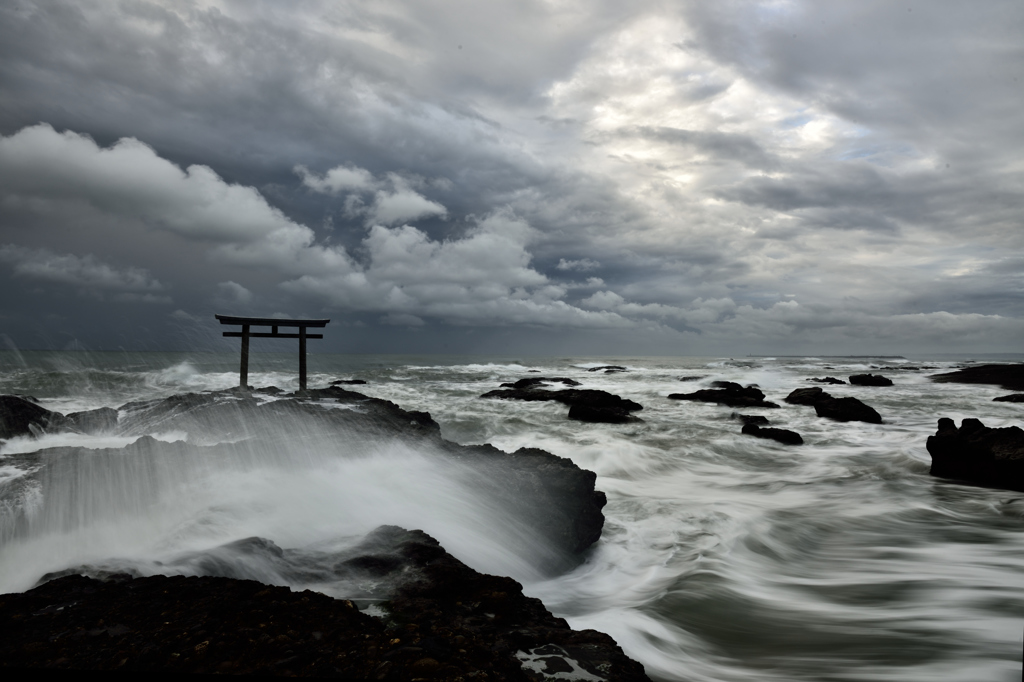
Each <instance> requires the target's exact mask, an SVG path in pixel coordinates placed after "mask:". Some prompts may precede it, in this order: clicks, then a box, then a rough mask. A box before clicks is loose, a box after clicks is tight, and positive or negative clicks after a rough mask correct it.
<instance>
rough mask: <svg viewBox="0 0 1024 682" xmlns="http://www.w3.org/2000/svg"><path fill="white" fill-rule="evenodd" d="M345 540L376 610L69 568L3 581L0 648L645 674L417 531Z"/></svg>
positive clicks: (428, 668)
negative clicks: (18, 584) (43, 577)
mask: <svg viewBox="0 0 1024 682" xmlns="http://www.w3.org/2000/svg"><path fill="white" fill-rule="evenodd" d="M250 541H251V543H255V544H254V547H255V548H257V549H259V548H260V547H263V546H264V545H266V547H265V549H266V550H267V551H271V552H274V551H275V550H276V552H277V553H280V552H281V550H280V549H279V548H276V546H274V545H273V543H269V541H265V540H262V539H260V538H251V539H250V540H247V541H243V542H250ZM261 543H262V544H261ZM349 554H350V555H351V556H347V557H339V560H338V561H337V562H335V566H336V570H338V571H341V572H343V573H345V574H346V575H353V576H363V582H365V583H367V584H373V585H377V586H378V587H377V589H379V590H381V593H380V594H378V595H376V596H377V597H378V598H386V599H387V601H386V602H385V606H386V611H385V613H386V616H385V617H384V618H374V617H372V616H369V615H367V614H366V613H362V612H360V611H359V610H358V609H357V608H356V607H355V605H354V604H353V603H352V602H351V601H347V600H338V599H332V598H331V597H328V596H326V595H324V594H321V593H319V592H311V591H303V592H293V591H291V590H290V589H289V588H287V587H278V586H271V585H264V584H261V583H258V582H255V581H252V580H237V579H232V578H228V577H209V576H207V577H183V576H172V577H166V576H151V577H137V578H134V579H133V578H132V577H131V576H128V575H125V574H121V575H114V576H109V577H108V579H106V580H96V579H92V578H88V577H83V576H80V575H69V576H67V577H62V578H58V579H54V580H51V581H50V582H46V583H45V584H42V585H40V586H38V587H36V588H34V589H32V590H29V591H28V592H24V593H15V594H4V595H0V656H2V657H3V662H4V665H5V666H9V667H16V668H34V669H36V668H37V669H44V668H57V669H73V670H115V669H116V670H121V671H131V672H133V673H139V672H143V673H145V672H157V671H159V672H160V673H170V674H173V675H189V674H212V673H221V674H225V673H226V674H234V675H250V676H252V675H255V676H261V677H262V676H268V677H269V676H274V677H278V676H299V677H342V678H345V679H414V678H423V679H446V680H454V679H471V678H477V677H480V679H483V677H482V676H480V673H486V675H487V676H488V677H487V679H494V680H522V681H524V682H526V681H528V680H537V679H542V678H541V677H539V676H538V673H537V672H536V671H537V670H544V669H546V670H561V671H575V672H574V677H573V679H580V680H609V681H611V680H622V681H623V682H634V681H635V682H641V681H644V680H648V678H647V676H646V675H645V674H644V669H643V666H641V665H640V664H639V663H637V662H635V661H633V660H631V659H629V658H627V657H626V655H625V654H624V653H623V652H622V649H621V648H620V647H619V646H618V645H617V644H616V643H615V641H614V640H613V639H612V638H611V637H609V636H608V635H605V634H603V633H600V632H596V631H594V630H583V631H575V630H572V629H571V628H570V627H569V626H568V624H567V623H566V622H565V621H564V620H563V619H561V618H556V617H554V616H552V615H551V613H549V612H548V611H547V609H545V608H544V605H543V604H542V603H541V602H540V600H538V599H535V598H532V597H527V596H525V595H523V590H522V585H520V584H519V583H517V582H516V581H515V580H513V579H511V578H505V577H498V576H491V575H484V574H481V573H477V572H476V571H474V570H473V569H471V568H469V567H468V566H466V565H465V564H463V563H462V562H461V561H459V560H458V559H456V558H455V557H453V556H451V555H450V554H449V553H448V552H446V551H445V550H444V548H443V547H441V545H440V544H438V542H437V541H436V540H434V539H433V538H432V537H430V536H429V535H427V534H426V533H424V532H422V531H407V530H404V529H402V528H398V527H395V526H382V527H380V528H377V529H376V530H375V531H373V532H372V533H370V534H369V535H367V536H366V538H364V540H363V541H362V542H361V543H360V545H359V546H358V547H357V548H355V549H354V550H352V551H350V552H349ZM381 586H383V587H381ZM26 614H33V615H31V616H27V617H26ZM549 678H550V679H554V678H553V677H551V676H547V677H545V678H543V679H549Z"/></svg>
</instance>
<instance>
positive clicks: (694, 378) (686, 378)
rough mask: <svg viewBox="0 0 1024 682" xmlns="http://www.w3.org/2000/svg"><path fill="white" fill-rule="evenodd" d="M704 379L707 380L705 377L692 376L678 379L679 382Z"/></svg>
mask: <svg viewBox="0 0 1024 682" xmlns="http://www.w3.org/2000/svg"><path fill="white" fill-rule="evenodd" d="M706 378H707V376H706V375H701V376H692V377H679V381H699V380H701V379H706Z"/></svg>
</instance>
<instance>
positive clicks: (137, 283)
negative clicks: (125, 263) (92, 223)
mask: <svg viewBox="0 0 1024 682" xmlns="http://www.w3.org/2000/svg"><path fill="white" fill-rule="evenodd" d="M0 261H4V262H7V263H13V264H14V268H13V270H14V274H15V275H17V276H19V277H25V278H27V279H31V280H35V281H38V282H50V283H55V284H67V285H71V286H74V287H79V288H82V289H90V290H105V291H119V292H125V296H122V298H121V299H120V300H142V301H147V302H161V303H164V302H169V301H170V299H169V298H167V297H166V296H155V295H154V294H153V293H152V292H155V291H162V290H163V288H164V286H163V285H162V284H161V283H160V282H159V281H158V280H156V279H154V278H153V277H152V276H150V274H149V273H148V272H147V271H146V270H143V269H142V268H135V267H128V268H122V269H117V268H114V267H112V266H110V265H108V264H106V263H104V262H102V261H100V260H99V259H98V258H96V257H95V256H93V255H92V254H86V255H85V256H76V255H74V254H70V253H68V254H57V253H53V252H52V251H49V250H47V249H29V248H25V247H22V246H16V245H14V244H7V245H4V246H0ZM128 294H130V296H128Z"/></svg>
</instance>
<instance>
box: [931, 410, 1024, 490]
mask: <svg viewBox="0 0 1024 682" xmlns="http://www.w3.org/2000/svg"><path fill="white" fill-rule="evenodd" d="M927 448H928V454H929V455H931V457H932V468H931V474H932V476H939V477H941V478H952V479H957V480H961V481H967V482H970V483H975V484H977V485H982V486H986V487H991V488H1005V489H1009V490H1020V491H1024V430H1021V429H1020V428H1019V427H1017V426H1010V427H1007V428H1002V429H993V428H989V427H987V426H985V425H984V424H983V423H981V421H980V420H978V419H964V420H963V421H962V422H961V423H960V428H959V429H958V428H956V424H955V423H954V422H953V420H952V419H949V418H948V417H943V418H942V419H940V420H939V429H938V431H937V432H936V433H935V435H934V436H929V437H928V442H927Z"/></svg>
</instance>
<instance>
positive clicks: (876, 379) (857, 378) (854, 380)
mask: <svg viewBox="0 0 1024 682" xmlns="http://www.w3.org/2000/svg"><path fill="white" fill-rule="evenodd" d="M850 383H851V384H853V385H854V386H892V379H889V378H888V377H883V376H882V375H881V374H854V375H853V376H851V377H850Z"/></svg>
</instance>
